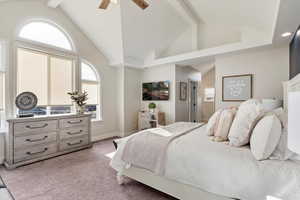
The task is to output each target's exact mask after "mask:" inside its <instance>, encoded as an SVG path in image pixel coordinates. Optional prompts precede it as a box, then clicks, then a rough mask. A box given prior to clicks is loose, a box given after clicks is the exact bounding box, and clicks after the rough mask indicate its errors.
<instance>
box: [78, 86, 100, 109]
mask: <svg viewBox="0 0 300 200" xmlns="http://www.w3.org/2000/svg"><path fill="white" fill-rule="evenodd" d="M82 91H86V92H87V93H88V100H87V104H88V105H97V104H98V96H99V94H98V91H99V89H98V83H92V82H91V83H89V82H87V81H82Z"/></svg>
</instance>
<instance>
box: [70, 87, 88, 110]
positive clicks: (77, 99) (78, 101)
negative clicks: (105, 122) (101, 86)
mask: <svg viewBox="0 0 300 200" xmlns="http://www.w3.org/2000/svg"><path fill="white" fill-rule="evenodd" d="M68 95H70V96H71V99H72V101H73V102H74V103H75V106H76V113H77V114H83V113H84V111H85V105H86V102H87V100H88V93H87V92H86V91H84V92H83V93H82V92H78V91H75V92H68Z"/></svg>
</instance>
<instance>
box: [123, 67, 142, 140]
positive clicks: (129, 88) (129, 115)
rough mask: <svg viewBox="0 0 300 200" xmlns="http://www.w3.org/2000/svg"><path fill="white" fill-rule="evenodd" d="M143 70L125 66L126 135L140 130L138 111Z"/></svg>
mask: <svg viewBox="0 0 300 200" xmlns="http://www.w3.org/2000/svg"><path fill="white" fill-rule="evenodd" d="M141 73H142V70H140V69H134V68H129V67H126V68H125V87H124V105H125V108H124V110H125V113H124V124H125V125H124V130H125V136H127V135H130V134H131V133H133V132H135V131H137V130H138V112H139V111H140V109H141V98H142V97H141V91H142V84H141Z"/></svg>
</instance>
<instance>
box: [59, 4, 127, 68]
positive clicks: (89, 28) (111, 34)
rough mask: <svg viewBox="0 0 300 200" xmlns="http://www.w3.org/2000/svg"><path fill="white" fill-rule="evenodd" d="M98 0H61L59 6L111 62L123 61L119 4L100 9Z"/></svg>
mask: <svg viewBox="0 0 300 200" xmlns="http://www.w3.org/2000/svg"><path fill="white" fill-rule="evenodd" d="M99 2H100V1H99V0H76V1H75V0H63V1H62V3H61V4H60V6H61V8H62V9H63V11H65V12H66V13H67V15H69V17H70V18H71V19H72V20H73V21H74V22H75V23H76V24H77V25H78V26H79V27H80V28H81V30H82V31H83V32H84V33H85V34H86V35H87V36H88V37H89V38H90V39H91V40H92V41H93V42H94V43H95V45H96V46H97V47H98V48H99V50H100V51H101V52H102V53H103V54H104V55H105V56H106V57H107V58H108V59H109V60H110V62H111V63H112V64H119V63H123V43H122V30H121V14H120V5H113V6H110V7H109V8H108V9H107V10H101V9H98V6H99Z"/></svg>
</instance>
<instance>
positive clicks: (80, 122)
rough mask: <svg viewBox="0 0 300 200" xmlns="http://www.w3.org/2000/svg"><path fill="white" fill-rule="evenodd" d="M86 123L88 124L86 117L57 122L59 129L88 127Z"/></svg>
mask: <svg viewBox="0 0 300 200" xmlns="http://www.w3.org/2000/svg"><path fill="white" fill-rule="evenodd" d="M88 122H89V118H88V117H80V118H70V119H61V120H59V126H60V128H70V127H76V126H86V125H88Z"/></svg>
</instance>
